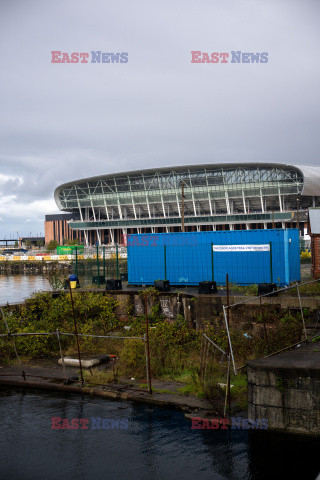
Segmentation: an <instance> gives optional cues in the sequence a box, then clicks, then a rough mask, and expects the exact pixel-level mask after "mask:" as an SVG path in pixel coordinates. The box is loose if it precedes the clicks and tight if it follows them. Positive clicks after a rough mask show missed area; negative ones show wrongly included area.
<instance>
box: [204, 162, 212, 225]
mask: <svg viewBox="0 0 320 480" xmlns="http://www.w3.org/2000/svg"><path fill="white" fill-rule="evenodd" d="M204 172H205V176H206V183H207V192H208V198H209V208H210V215H211V216H212V215H213V213H212V205H211V196H210V192H209V184H208V176H207V169H206V168H205V169H204Z"/></svg>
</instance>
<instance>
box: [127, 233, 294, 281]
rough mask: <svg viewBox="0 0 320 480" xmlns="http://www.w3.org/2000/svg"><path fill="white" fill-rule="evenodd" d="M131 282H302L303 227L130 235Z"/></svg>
mask: <svg viewBox="0 0 320 480" xmlns="http://www.w3.org/2000/svg"><path fill="white" fill-rule="evenodd" d="M127 245H128V283H129V284H131V285H153V283H154V281H155V280H169V281H170V284H171V285H198V284H199V282H202V281H211V280H213V281H215V282H216V283H217V284H218V285H225V282H226V274H227V273H228V275H229V282H231V283H234V284H237V285H252V284H259V283H276V284H277V285H279V286H285V285H289V284H290V283H292V282H295V281H300V247H299V231H298V229H269V230H235V231H229V230H228V231H218V232H187V233H182V232H180V233H159V234H139V235H128V239H127Z"/></svg>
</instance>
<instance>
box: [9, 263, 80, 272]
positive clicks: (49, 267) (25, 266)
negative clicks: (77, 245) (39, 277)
mask: <svg viewBox="0 0 320 480" xmlns="http://www.w3.org/2000/svg"><path fill="white" fill-rule="evenodd" d="M71 270H72V266H71V264H69V263H61V262H44V261H36V262H29V261H28V262H0V273H1V274H12V273H32V274H33V273H49V272H53V271H55V272H58V271H59V272H62V273H65V274H68V273H71Z"/></svg>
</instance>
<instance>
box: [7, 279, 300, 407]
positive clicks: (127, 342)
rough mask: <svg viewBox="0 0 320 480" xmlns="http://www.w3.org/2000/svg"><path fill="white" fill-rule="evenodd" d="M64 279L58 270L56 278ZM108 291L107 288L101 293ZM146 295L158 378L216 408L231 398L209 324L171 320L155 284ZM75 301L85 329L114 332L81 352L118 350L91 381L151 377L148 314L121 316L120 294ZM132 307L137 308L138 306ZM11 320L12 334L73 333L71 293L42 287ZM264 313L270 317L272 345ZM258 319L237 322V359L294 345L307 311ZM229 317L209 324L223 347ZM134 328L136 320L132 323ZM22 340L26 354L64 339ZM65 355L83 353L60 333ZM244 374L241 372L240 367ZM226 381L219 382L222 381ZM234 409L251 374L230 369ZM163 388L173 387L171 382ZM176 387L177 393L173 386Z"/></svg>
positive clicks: (84, 343) (53, 348)
mask: <svg viewBox="0 0 320 480" xmlns="http://www.w3.org/2000/svg"><path fill="white" fill-rule="evenodd" d="M60 280H61V279H60V278H59V277H56V276H54V275H53V276H52V277H51V282H52V285H53V284H55V285H56V284H57V282H59V281H60ZM101 293H102V292H101ZM141 295H142V299H143V297H144V296H145V295H147V301H148V306H149V312H150V313H149V315H148V319H149V326H150V329H149V339H150V361H151V375H152V378H153V379H155V378H156V379H159V380H163V381H166V382H168V381H172V382H176V384H177V385H176V387H175V388H173V393H176V394H180V395H197V396H199V397H206V398H207V399H209V400H210V401H211V402H212V403H213V404H214V405H215V406H216V407H217V409H220V410H221V409H222V410H223V406H224V402H225V394H226V392H225V390H226V389H225V386H224V385H225V384H226V377H227V363H226V361H225V357H223V356H222V354H221V353H220V352H218V351H217V350H216V349H215V348H213V347H212V346H210V345H209V347H208V348H207V350H203V344H202V341H203V337H202V331H201V332H200V331H196V330H195V329H193V328H191V327H189V325H188V324H187V322H186V321H185V320H184V318H183V317H182V316H179V317H178V318H177V320H176V321H175V322H168V321H167V320H166V319H164V318H163V317H162V315H161V309H160V305H159V298H158V297H159V294H158V292H157V291H154V289H148V290H147V291H145V292H143V293H142V294H141ZM73 297H74V308H75V315H76V318H77V323H78V331H79V333H80V334H97V335H99V334H100V335H114V337H115V338H114V339H97V338H92V337H89V338H85V337H80V347H81V351H82V353H95V354H98V353H109V354H114V355H116V356H117V357H118V361H116V362H114V363H112V365H111V369H110V370H109V371H106V372H103V371H100V370H98V369H92V370H90V371H89V372H88V371H86V372H85V378H86V382H87V383H88V384H90V383H92V384H94V383H96V384H107V383H110V382H116V383H118V382H121V378H122V379H124V378H131V377H134V378H135V379H137V381H138V382H139V380H140V381H141V384H142V383H143V384H144V383H145V379H146V357H145V344H144V341H143V336H144V334H145V332H146V318H145V316H144V315H142V316H136V317H135V316H133V315H130V312H128V316H127V318H126V319H120V318H119V316H118V315H116V308H117V306H118V303H117V301H116V300H115V299H114V298H113V297H112V296H110V295H106V294H105V292H103V294H97V293H94V292H83V293H80V292H74V294H73ZM131 313H132V312H131ZM5 314H6V319H7V322H8V325H9V328H10V330H11V332H12V333H17V332H23V333H28V332H29V333H30V332H38V333H45V332H55V331H56V330H57V329H59V331H60V332H66V333H67V332H69V333H73V332H74V324H73V316H72V308H71V301H70V294H69V293H63V294H61V295H59V296H58V297H57V298H52V296H51V294H50V293H40V294H36V295H35V296H34V297H33V298H31V299H29V300H27V301H26V302H25V304H23V305H22V306H21V308H15V309H12V310H9V309H5ZM262 320H265V321H267V322H268V332H267V333H268V341H269V349H268V344H267V342H266V337H265V330H264V326H263V322H262ZM260 323H261V328H259V322H256V325H257V332H256V333H255V334H253V332H252V331H250V334H249V335H247V336H245V335H244V333H245V332H244V331H241V330H236V329H231V330H230V335H231V341H232V347H233V352H234V356H235V361H236V364H237V365H238V366H240V365H243V364H245V363H246V362H247V361H248V360H249V359H252V358H256V357H261V356H264V355H267V354H268V353H269V350H270V351H271V352H273V351H276V350H279V349H280V348H284V347H286V346H289V345H291V344H293V343H295V342H296V341H298V340H299V339H300V338H301V318H300V314H299V313H297V314H296V316H294V315H292V314H289V313H287V314H285V315H283V316H282V317H281V318H279V313H277V312H276V311H273V310H272V309H268V310H267V311H266V312H265V313H264V317H263V318H260ZM221 325H224V322H223V321H222V319H221V318H220V320H219V319H218V320H217V323H215V324H210V323H207V324H206V325H204V331H205V332H206V335H207V336H208V337H209V338H210V339H211V340H213V341H214V342H215V343H216V344H217V345H219V347H221V348H222V349H223V350H224V351H226V350H227V347H228V344H227V333H226V330H225V329H224V328H223V327H221ZM127 327H130V328H129V329H128V328H127ZM0 333H6V330H5V325H4V323H3V322H2V323H1V322H0ZM117 336H121V337H140V338H141V339H140V338H137V339H129V338H127V339H126V338H125V339H120V338H117ZM15 341H16V346H17V350H18V352H19V354H20V355H22V356H27V357H29V358H33V359H36V358H50V357H57V356H59V346H58V342H57V337H56V336H55V335H48V336H24V337H16V338H15ZM61 343H62V348H63V350H64V353H65V354H75V353H76V343H75V339H74V337H72V336H61ZM0 352H1V353H0V357H1V362H3V361H8V360H9V359H10V358H13V349H12V345H11V342H10V341H9V339H8V338H7V337H2V338H0ZM239 373H240V372H239ZM219 384H220V385H219ZM231 384H232V385H233V386H232V388H231V399H232V408H233V409H234V410H235V411H237V410H241V409H244V408H245V405H246V388H247V386H246V377H245V375H242V374H241V375H238V376H236V377H235V376H234V375H233V374H231ZM165 387H166V385H164V388H163V389H161V388H160V389H159V392H162V393H169V392H171V390H169V389H167V388H165ZM171 393H172V392H171Z"/></svg>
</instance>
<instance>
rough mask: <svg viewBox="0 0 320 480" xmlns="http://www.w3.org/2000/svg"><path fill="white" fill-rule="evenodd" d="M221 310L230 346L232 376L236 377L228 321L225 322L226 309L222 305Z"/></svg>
mask: <svg viewBox="0 0 320 480" xmlns="http://www.w3.org/2000/svg"><path fill="white" fill-rule="evenodd" d="M222 308H223V316H224V321H225V324H226V329H227V335H228V342H229V345H230V353H231V359H232V364H233V370H234V374H235V375H237V370H236V364H235V362H234V357H233V351H232V345H231V339H230V332H229V326H228V321H227V314H226V307H225V306H224V305H223V306H222Z"/></svg>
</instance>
